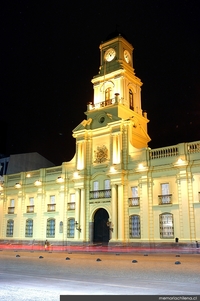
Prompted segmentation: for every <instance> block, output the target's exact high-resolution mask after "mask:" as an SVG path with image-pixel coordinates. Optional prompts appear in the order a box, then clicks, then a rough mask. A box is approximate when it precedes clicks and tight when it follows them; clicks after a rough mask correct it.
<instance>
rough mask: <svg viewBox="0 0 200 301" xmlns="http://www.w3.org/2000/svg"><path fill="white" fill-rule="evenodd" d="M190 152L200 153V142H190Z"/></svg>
mask: <svg viewBox="0 0 200 301" xmlns="http://www.w3.org/2000/svg"><path fill="white" fill-rule="evenodd" d="M188 153H189V154H193V153H200V143H199V142H193V143H188Z"/></svg>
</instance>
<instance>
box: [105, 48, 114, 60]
mask: <svg viewBox="0 0 200 301" xmlns="http://www.w3.org/2000/svg"><path fill="white" fill-rule="evenodd" d="M115 54H116V52H115V49H113V48H109V49H108V50H106V52H105V59H106V61H107V62H111V61H112V60H113V59H114V57H115Z"/></svg>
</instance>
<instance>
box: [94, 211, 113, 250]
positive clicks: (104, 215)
mask: <svg viewBox="0 0 200 301" xmlns="http://www.w3.org/2000/svg"><path fill="white" fill-rule="evenodd" d="M108 219H109V215H108V212H107V211H106V210H105V209H103V208H100V209H99V210H97V211H96V213H95V215H94V238H93V242H94V243H100V244H104V245H107V244H108V242H109V239H110V235H109V232H110V230H109V226H107V222H108Z"/></svg>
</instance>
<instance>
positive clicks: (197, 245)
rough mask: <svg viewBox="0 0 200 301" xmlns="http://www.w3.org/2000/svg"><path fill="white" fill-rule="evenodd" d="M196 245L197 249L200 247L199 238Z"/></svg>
mask: <svg viewBox="0 0 200 301" xmlns="http://www.w3.org/2000/svg"><path fill="white" fill-rule="evenodd" d="M196 247H197V249H198V248H199V243H198V241H197V240H196Z"/></svg>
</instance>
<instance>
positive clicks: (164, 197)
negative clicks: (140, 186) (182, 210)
mask: <svg viewBox="0 0 200 301" xmlns="http://www.w3.org/2000/svg"><path fill="white" fill-rule="evenodd" d="M158 200H159V205H165V204H171V203H172V194H161V195H159V196H158Z"/></svg>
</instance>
